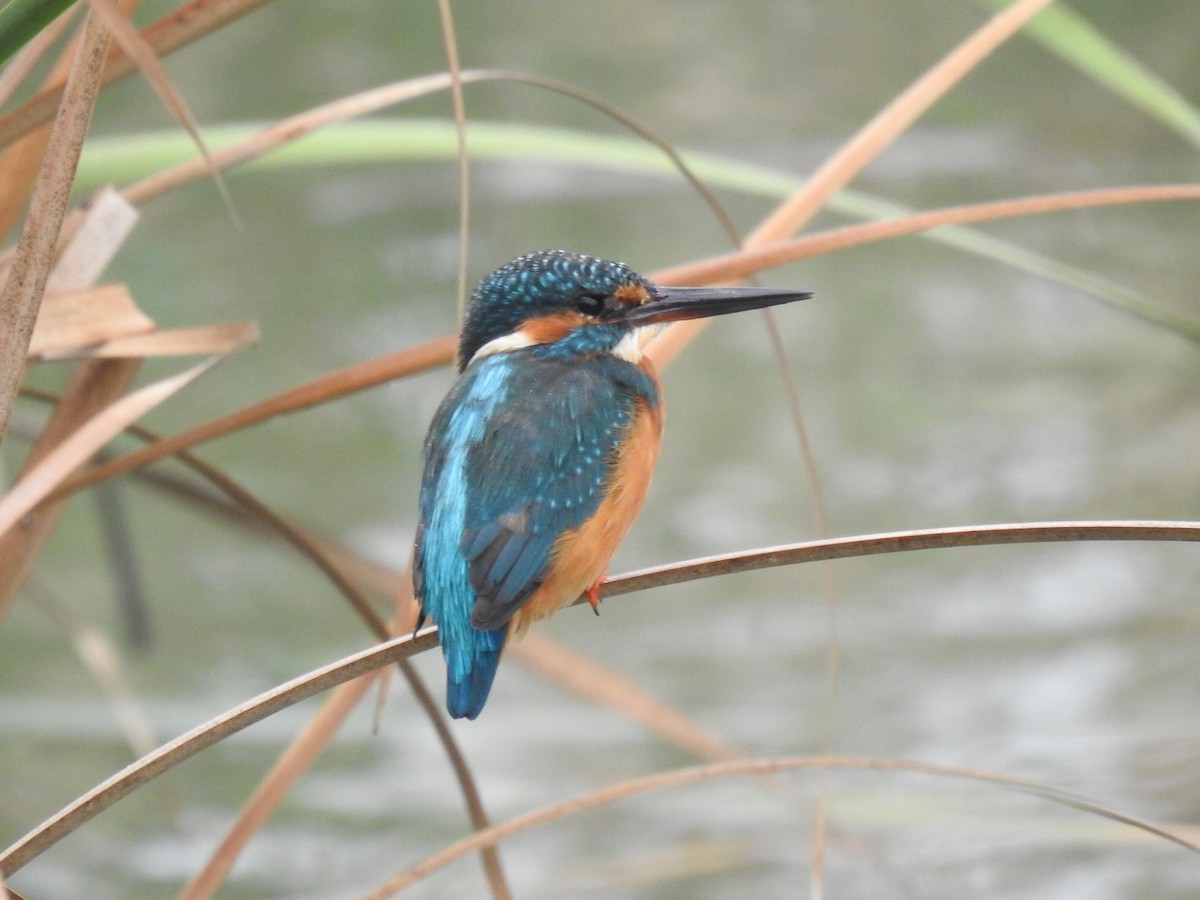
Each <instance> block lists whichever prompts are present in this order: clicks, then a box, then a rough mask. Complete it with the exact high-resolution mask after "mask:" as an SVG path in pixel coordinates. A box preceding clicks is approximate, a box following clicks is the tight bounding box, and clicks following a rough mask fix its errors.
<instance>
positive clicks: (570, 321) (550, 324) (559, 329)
mask: <svg viewBox="0 0 1200 900" xmlns="http://www.w3.org/2000/svg"><path fill="white" fill-rule="evenodd" d="M586 321H587V320H586V319H585V318H584V316H583V314H582V313H577V312H563V313H555V314H554V315H551V316H542V317H541V318H539V319H530V320H529V321H528V322H526V323H525V324H523V325H522V326H521V333H522V334H524V335H525V336H526V337H527V338H529V343H531V344H553V343H554V342H555V341H557V340H561V339H562V338H564V337H566V336H567V333H568V332H569V331H570V330H571V329H572V328H578V327H579V326H580V325H582V324H584V323H585V322H586Z"/></svg>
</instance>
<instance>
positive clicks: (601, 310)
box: [458, 250, 810, 371]
mask: <svg viewBox="0 0 1200 900" xmlns="http://www.w3.org/2000/svg"><path fill="white" fill-rule="evenodd" d="M808 296H810V295H809V294H808V293H806V292H803V291H781V290H772V289H764V288H708V287H704V288H690V287H689V288H675V287H659V286H657V285H655V284H653V283H652V282H650V281H648V280H647V279H645V278H643V277H642V276H641V275H638V274H637V273H636V272H634V271H633V270H632V269H630V268H629V267H628V266H626V265H625V264H624V263H619V262H610V261H608V260H603V259H597V258H596V257H594V256H585V255H583V254H581V253H568V252H567V251H565V250H540V251H538V252H536V253H530V254H527V255H525V256H520V257H517V258H516V259H514V260H513V261H512V262H510V263H507V264H506V265H503V266H501V267H500V268H499V269H497V270H496V271H495V272H493V273H492V274H491V275H489V276H488V277H487V278H485V279H484V280H483V281H482V282H481V283H480V285H479V287H478V288H476V289H475V293H474V294H473V295H472V297H471V302H470V305H469V306H468V307H467V317H466V322H465V323H464V325H463V330H462V337H461V338H460V341H459V348H458V367H459V371H462V370H463V369H465V368H466V367H467V366H468V365H469V364H470V363H471V361H472V360H474V359H476V358H478V357H481V356H487V355H490V354H492V353H502V352H505V351H508V350H516V349H520V348H522V347H530V346H534V345H553V348H554V350H556V351H558V352H561V353H563V354H581V355H586V354H590V353H606V352H615V353H618V354H619V355H622V356H624V357H626V358H628V359H630V360H631V361H633V362H636V361H637V359H638V358H640V356H641V349H642V347H643V346H644V345H645V342H646V341H647V340H648V339H649V338H650V337H652V336H653V335H654V333H656V332H657V330H658V329H659V327H661V325H663V324H665V323H667V322H673V321H678V320H680V319H696V318H701V317H705V316H717V315H725V314H727V313H733V312H741V311H742V310H748V309H761V308H763V307H767V306H776V305H778V304H781V303H791V302H792V301H795V300H803V299H804V298H806V297H808Z"/></svg>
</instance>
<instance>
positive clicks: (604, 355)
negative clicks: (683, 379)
mask: <svg viewBox="0 0 1200 900" xmlns="http://www.w3.org/2000/svg"><path fill="white" fill-rule="evenodd" d="M808 296H810V294H808V293H807V292H801V291H790V290H771V289H762V288H746V287H739V288H732V287H716V288H710V287H703V288H695V287H659V286H657V285H655V284H653V283H652V282H650V281H648V280H647V279H645V278H643V277H642V276H640V275H638V274H637V273H636V272H634V271H633V270H632V269H630V268H629V267H628V266H626V265H625V264H624V263H619V262H610V261H607V260H603V259H597V258H596V257H593V256H585V255H583V254H579V253H569V252H567V251H564V250H542V251H539V252H536V253H530V254H527V255H525V256H521V257H518V258H517V259H515V260H513V261H512V262H510V263H508V264H507V265H504V266H501V267H500V268H499V269H497V270H496V271H495V272H493V273H492V274H491V275H489V276H488V277H487V278H485V279H484V280H483V281H482V282H481V283H480V284H479V286H478V287H477V288H476V290H475V292H474V294H473V295H472V297H471V300H470V303H469V304H468V307H467V312H466V317H465V320H464V324H463V329H462V333H461V336H460V339H459V347H458V372H459V378H458V380H457V381H456V382H455V384H454V385H453V387H451V389H450V391H449V393H447V395H446V397H445V399H444V400H443V401H442V403H441V405H440V406H439V407H438V410H437V412H436V413H435V414H434V417H433V421H432V423H431V425H430V427H429V433H428V435H427V437H426V439H425V445H424V451H423V464H424V474H423V476H422V479H421V491H420V522H419V525H418V527H417V534H416V541H415V548H414V555H413V589H414V595H415V597H416V599H417V602H418V604H419V605H420V616H419V619H418V623H417V627H418V628H420V627H421V625H422V624H423V623H424V622H425V619H426V617H428V618H429V619H432V620H433V622H434V623H435V624H436V625H437V626H438V635H439V640H440V642H441V645H442V655H443V657H444V658H445V662H446V709H447V710H448V711H449V713H450V715H451V716H453V717H454V718H456V719H457V718H464V717H465V718H467V719H474V718H475V717H476V716H478V715H479V713H480V711H481V710H482V709H483V706H484V703H485V702H486V701H487V696H488V692H489V691H490V690H491V687H492V681H493V679H494V678H495V675H496V668H497V666H498V665H499V662H500V654H501V651H502V650H503V649H504V646H505V644H506V643H507V642H508V640H509V639H510V638H512V637H515V636H516V635H518V634H520V633H521V632H523V631H524V630H525V629H526V628H528V627H529V625H530V623H532V622H534V621H536V620H537V619H541V618H544V617H546V616H549V615H550V614H552V613H554V612H555V611H557V610H558V609H559V608H561V607H563V606H566V605H568V604H570V603H573V602H574V601H575V600H577V599H579V597H581V596H583V595H586V596H587V599H588V601H589V602H590V603H591V604H592V608H593V609H597V604H598V602H599V595H598V591H599V588H600V585H601V584H602V583H603V582H604V579H605V578H606V577H607V575H606V570H607V566H608V562H609V560H610V559H611V558H612V555H613V554H614V553H615V552H616V549H617V545H618V544H619V543H620V542H621V539H622V538H623V537H624V536H625V533H626V532H627V531H628V530H629V527H630V526H631V525H632V524H633V520H634V518H635V517H636V516H637V514H638V512H639V511H640V510H641V507H642V503H643V501H644V500H645V498H646V490H647V488H648V487H649V484H650V476H651V472H652V471H653V468H654V463H655V460H656V459H657V457H658V450H659V445H660V442H661V437H662V422H663V402H662V387H661V385H660V384H659V380H658V376H657V375H656V374H655V371H654V367H653V366H652V365H651V363H650V360H649V358H647V357H646V356H645V355H644V353H643V351H644V349H645V347H646V344H647V343H648V342H649V340H650V339H651V338H653V337H654V336H655V334H657V333H658V331H660V330H661V329H662V328H664V327H665V325H666V323H669V322H673V321H678V320H682V319H695V318H701V317H706V316H717V315H724V314H727V313H733V312H740V311H743V310H750V309H761V308H764V307H768V306H776V305H778V304H782V303H791V302H793V301H795V300H802V299H804V298H806V297H808ZM597 612H598V609H597Z"/></svg>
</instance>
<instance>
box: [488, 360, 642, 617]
mask: <svg viewBox="0 0 1200 900" xmlns="http://www.w3.org/2000/svg"><path fill="white" fill-rule="evenodd" d="M642 367H643V368H644V369H645V370H646V371H647V372H649V374H650V375H651V377H653V376H654V371H653V369H652V368H651V367H650V365H649V362H648V361H645V360H643V362H642ZM656 380H657V379H656ZM660 396H661V394H660ZM662 421H663V415H662V403H661V402H660V403H659V405H658V406H656V407H650V406H648V405H646V404H645V403H640V402H639V403H638V405H637V410H636V412H635V413H634V416H633V419H632V421H631V422H630V424H629V432H628V435H627V437H626V439H625V441H623V442H622V444H621V448H620V450H619V451H618V454H617V459H616V462H615V465H614V468H613V473H612V477H611V478H610V479H609V484H608V493H607V494H606V495H605V497H604V499H603V500H602V501H601V503H600V506H599V508H598V509H597V510H596V515H594V516H593V517H592V518H591V519H589V520H588V521H587V522H585V523H584V524H583V525H582V526H580V527H579V528H578V529H576V530H574V531H568V532H566V533H565V534H563V536H562V537H560V538H559V539H558V541H557V543H556V544H555V545H554V550H553V551H552V552H551V555H550V572H549V575H548V576H547V578H546V580H545V581H543V582H542V586H541V587H540V588H538V590H537V592H536V593H535V594H533V596H531V597H530V598H529V599H528V600H527V601H526V602H525V603H524V605H522V607H521V608H520V609H519V610H517V612H516V614H515V615H514V616H513V617H512V621H511V622H510V624H509V634H510V635H515V634H519V633H520V632H522V631H524V630H525V629H526V628H528V627H529V624H530V623H531V622H534V621H536V620H538V619H544V618H545V617H546V616H549V615H551V614H552V613H554V612H557V611H558V610H559V609H560V608H561V607H563V606H566V605H567V604H568V603H572V602H574V600H575V599H576V598H578V597H579V595H580V594H582V593H583V592H584V591H586V590H587V589H588V588H589V587H591V586H592V585H593V584H595V582H596V581H597V580H598V579H599V578H601V577H602V576H603V575H604V573H605V570H606V569H607V568H608V563H609V560H611V559H612V556H613V554H614V553H616V552H617V546H618V545H619V544H620V543H621V539H622V538H624V537H625V534H626V532H628V531H629V527H630V526H631V525H632V524H633V520H634V519H636V518H637V515H638V513H639V512H640V511H641V509H642V504H643V503H644V502H645V500H646V491H647V489H648V488H649V487H650V476H651V475H652V474H653V472H654V463H655V462H656V461H657V459H658V449H659V446H660V445H661V443H662Z"/></svg>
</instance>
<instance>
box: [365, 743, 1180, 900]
mask: <svg viewBox="0 0 1200 900" xmlns="http://www.w3.org/2000/svg"><path fill="white" fill-rule="evenodd" d="M832 769H838V770H870V771H883V772H906V773H915V774H922V775H935V776H939V777H943V778H954V779H965V780H968V781H973V782H983V783H985V784H990V785H995V786H997V787H1001V788H1004V789H1007V790H1012V791H1018V792H1020V793H1023V794H1031V795H1033V796H1035V797H1040V798H1042V799H1043V800H1048V801H1050V802H1052V803H1058V804H1061V805H1063V806H1068V807H1071V808H1073V809H1078V810H1081V811H1083V812H1089V813H1092V814H1095V815H1100V816H1103V817H1105V818H1107V819H1111V820H1113V821H1115V822H1120V823H1122V824H1124V825H1129V826H1131V827H1133V828H1138V829H1140V830H1142V831H1144V832H1147V833H1149V834H1153V835H1156V836H1157V837H1160V838H1163V839H1164V840H1167V841H1170V842H1172V843H1174V844H1178V845H1179V846H1181V847H1183V848H1185V849H1188V850H1191V851H1193V852H1196V853H1200V844H1197V843H1196V842H1195V841H1193V840H1192V839H1190V838H1189V837H1186V836H1184V835H1183V834H1181V833H1179V832H1178V831H1176V830H1173V829H1168V828H1166V827H1164V826H1161V825H1156V824H1154V823H1152V822H1149V821H1147V820H1145V819H1141V818H1138V817H1136V816H1132V815H1129V814H1126V813H1122V812H1119V811H1116V810H1113V809H1112V808H1110V807H1107V806H1104V805H1101V804H1099V803H1096V802H1095V801H1093V800H1089V799H1088V798H1086V797H1082V796H1080V795H1078V794H1073V793H1069V792H1067V791H1061V790H1058V789H1057V788H1053V787H1050V786H1047V785H1043V784H1038V783H1035V782H1031V781H1024V780H1022V779H1018V778H1010V777H1008V776H1006V775H1001V774H999V773H996V772H989V771H987V770H984V769H971V768H963V767H959V766H942V765H932V764H929V763H920V762H912V761H909V760H903V759H874V758H869V757H859V758H854V757H832V758H828V757H785V758H780V759H754V760H733V761H730V762H724V763H712V764H709V765H706V766H694V767H690V768H686V769H675V770H673V771H669V772H662V773H659V774H657V775H647V776H645V777H643V778H635V779H631V780H629V781H623V782H618V783H616V784H611V785H607V786H606V787H603V788H599V789H597V790H595V791H591V792H589V793H587V794H582V795H580V796H578V797H574V798H572V799H570V800H566V801H563V802H561V803H555V804H551V805H549V806H544V807H542V808H540V809H535V810H533V811H531V812H528V813H525V814H524V815H521V816H515V817H513V818H511V819H509V820H508V821H506V822H502V823H500V824H499V825H495V826H493V827H492V828H490V829H488V830H487V831H485V832H476V833H475V834H473V835H471V836H469V837H466V838H463V839H462V840H460V841H457V842H456V843H454V844H451V845H450V846H448V847H446V848H444V849H443V850H441V851H439V852H438V853H435V854H434V855H432V856H430V857H428V858H426V859H425V860H422V861H421V862H419V863H417V865H415V866H413V867H412V868H410V869H408V870H406V871H404V872H401V873H400V874H398V875H397V876H395V877H394V878H392V879H391V880H389V881H388V882H387V883H386V884H384V885H382V886H381V887H380V888H379V889H377V890H375V891H372V892H371V893H369V894H367V895H366V898H367V900H384V898H386V897H391V896H393V895H395V894H397V893H399V892H400V891H402V890H404V889H405V888H407V887H410V886H411V885H413V884H415V883H416V882H418V881H420V880H422V879H424V878H427V877H428V876H429V875H431V874H432V873H433V872H435V871H437V870H438V869H441V868H444V867H445V866H446V865H448V864H449V863H451V862H454V861H455V860H456V859H459V858H460V857H462V856H465V855H466V854H468V853H473V852H474V851H476V850H478V849H479V848H480V847H481V846H486V845H487V844H489V843H495V842H497V841H501V840H504V839H506V838H509V837H512V836H513V835H515V834H518V833H520V832H522V831H528V830H530V829H532V828H538V827H540V826H542V825H548V824H550V823H552V822H556V821H559V820H560V819H564V818H566V817H567V816H572V815H576V814H578V813H580V812H584V811H586V810H589V809H594V808H596V807H598V806H603V805H606V804H609V803H615V802H617V801H619V800H625V799H628V798H630V797H634V796H637V795H639V794H645V793H649V792H650V791H657V790H663V789H665V788H676V787H683V786H686V785H690V784H698V783H701V782H705V781H711V780H712V779H714V778H724V777H728V776H730V775H776V774H779V773H781V772H789V771H798V770H821V771H826V770H832Z"/></svg>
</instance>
